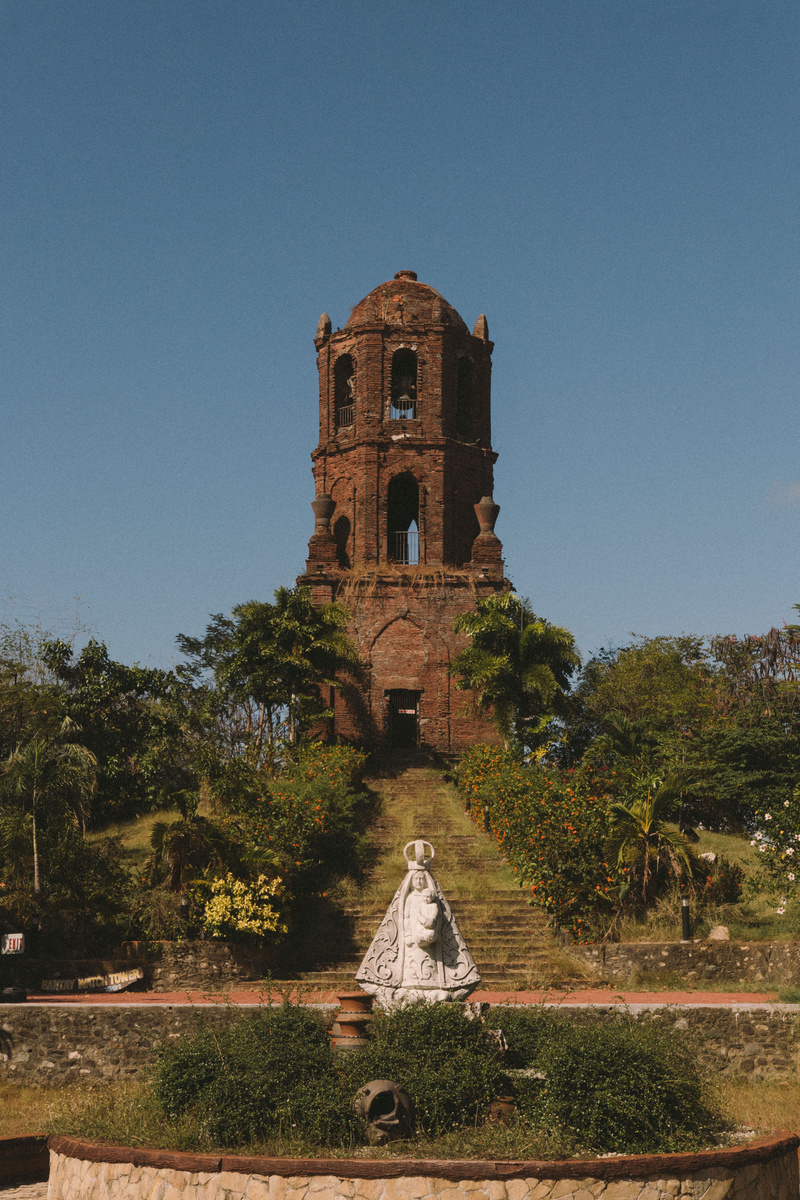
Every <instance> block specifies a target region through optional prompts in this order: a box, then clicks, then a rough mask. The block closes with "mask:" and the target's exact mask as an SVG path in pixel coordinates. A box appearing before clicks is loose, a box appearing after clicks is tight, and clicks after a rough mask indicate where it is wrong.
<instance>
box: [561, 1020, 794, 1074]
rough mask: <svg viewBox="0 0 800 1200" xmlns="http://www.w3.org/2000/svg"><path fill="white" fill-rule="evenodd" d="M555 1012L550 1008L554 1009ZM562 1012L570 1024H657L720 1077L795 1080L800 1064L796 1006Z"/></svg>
mask: <svg viewBox="0 0 800 1200" xmlns="http://www.w3.org/2000/svg"><path fill="white" fill-rule="evenodd" d="M548 1007H550V1006H548ZM553 1007H559V1008H560V1010H561V1012H562V1013H563V1019H564V1020H570V1021H583V1022H596V1021H607V1020H609V1019H612V1018H613V1017H614V1016H615V1015H616V1014H619V1013H620V1012H623V1013H627V1014H629V1015H630V1016H631V1017H632V1018H633V1019H634V1020H636V1021H655V1022H657V1023H658V1024H660V1025H665V1026H666V1027H667V1028H670V1029H674V1030H675V1031H676V1032H677V1033H679V1034H681V1035H685V1036H686V1037H687V1038H690V1039H691V1040H692V1041H693V1042H694V1044H695V1046H696V1049H697V1057H698V1060H699V1062H700V1063H701V1064H702V1066H704V1067H705V1068H706V1069H708V1070H710V1071H712V1072H713V1074H715V1075H751V1076H759V1077H763V1078H774V1077H776V1076H780V1075H793V1074H794V1073H795V1072H796V1070H797V1061H798V1048H799V1046H798V1030H797V1025H798V1016H800V1006H798V1005H796V1004H761V1005H757V1004H752V1005H751V1004H736V1005H733V1004H726V1005H721V1004H720V1005H717V1004H695V1005H689V1004H686V1005H672V1004H631V1005H628V1006H625V1005H604V1006H602V1007H601V1006H599V1005H572V1004H564V1005H560V1006H553Z"/></svg>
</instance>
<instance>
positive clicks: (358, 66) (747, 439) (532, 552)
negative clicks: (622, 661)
mask: <svg viewBox="0 0 800 1200" xmlns="http://www.w3.org/2000/svg"><path fill="white" fill-rule="evenodd" d="M0 88H1V89H2V97H1V98H0V131H1V132H0V280H2V287H1V289H0V293H1V296H2V298H1V299H0V305H1V306H2V307H1V308H0V321H1V340H0V392H1V393H2V405H1V406H0V408H1V409H2V421H1V423H0V495H1V496H2V515H3V519H2V523H0V581H1V586H0V620H3V619H5V620H14V619H26V620H29V619H35V617H36V616H37V614H38V615H39V616H40V617H41V619H42V620H43V621H44V623H45V624H46V625H47V626H49V627H52V628H56V629H59V630H62V631H65V630H68V629H69V627H70V625H71V623H72V622H73V620H74V614H75V612H76V611H77V612H78V614H79V618H80V620H81V621H83V622H84V623H86V624H88V625H89V626H90V627H91V629H92V631H93V632H94V633H95V634H96V636H98V637H100V638H102V639H103V640H105V641H106V642H107V644H108V647H109V650H110V652H111V654H112V655H113V656H114V657H115V658H118V659H121V660H122V661H125V662H133V661H137V660H138V661H140V662H141V663H143V664H149V665H159V666H168V665H170V664H171V663H172V662H173V661H174V658H175V654H176V650H175V642H174V638H175V634H176V633H178V632H181V633H188V634H199V633H202V631H203V629H204V628H205V624H206V621H207V618H208V615H209V614H210V613H213V612H220V611H229V610H230V609H231V608H232V606H233V605H235V604H236V603H238V602H241V601H245V600H249V599H253V598H263V599H269V598H271V595H272V591H273V589H274V588H275V587H277V586H278V585H280V584H289V583H291V582H292V581H293V579H294V577H295V576H296V575H297V573H298V572H299V571H300V570H301V569H302V567H303V562H304V558H305V553H306V543H307V541H308V538H309V536H310V534H311V531H312V513H311V509H310V506H309V505H310V500H311V499H312V496H313V484H312V477H311V470H310V459H309V454H310V451H311V450H312V448H313V446H314V444H315V441H316V436H317V381H316V368H315V362H314V346H313V342H312V338H313V335H314V330H315V328H316V324H317V319H318V317H319V314H320V313H321V312H322V310H323V309H325V310H327V311H328V312H329V313H330V314H331V316H332V318H333V323H334V326H336V325H343V324H344V322H345V321H346V320H347V317H348V315H349V311H350V308H351V306H352V305H353V304H355V303H356V302H357V301H358V300H359V299H360V298H361V297H362V296H363V295H365V294H366V292H368V291H369V290H371V288H373V287H374V286H375V285H376V284H378V283H380V282H381V281H383V280H384V279H387V278H391V276H392V275H393V274H394V272H395V271H397V270H399V269H401V268H411V269H413V270H415V271H417V273H418V275H419V278H420V279H421V280H423V281H425V282H427V283H430V284H432V285H433V286H434V287H436V288H438V289H439V291H441V292H442V293H443V295H444V296H445V297H446V298H447V299H448V300H449V301H450V302H451V303H452V304H453V305H454V306H455V307H456V308H457V309H458V310H459V312H460V313H461V314H462V316H463V317H464V319H465V320H466V321H467V323H468V324H469V325H470V327H471V326H472V324H473V323H474V321H475V318H476V317H477V315H478V314H479V313H480V312H485V313H486V315H487V318H488V322H489V330H490V335H491V337H492V338H493V339H494V341H495V352H494V363H495V366H494V380H493V411H494V443H495V448H496V449H497V450H498V451H499V454H500V458H499V462H498V465H497V468H496V486H495V499H496V500H497V501H498V503H499V504H500V505H501V513H500V518H499V521H498V525H497V532H498V534H499V535H500V536H501V537H502V539H503V541H504V543H505V553H506V563H507V568H508V573H509V575H510V577H511V578H512V579H513V581H514V583H515V585H516V586H517V589H518V590H519V591H520V592H522V593H523V594H526V595H528V596H530V598H531V600H532V602H533V606H534V609H535V610H536V611H537V612H538V613H540V614H541V615H543V616H545V617H547V618H548V619H550V620H551V621H554V622H556V623H558V624H564V625H567V626H568V627H569V628H571V629H572V630H573V632H574V633H575V635H576V637H577V639H578V643H579V645H580V647H581V649H582V651H583V652H584V654H586V655H588V654H589V653H591V652H592V651H593V650H595V649H596V648H598V647H599V646H601V645H609V644H617V645H618V644H621V643H624V642H625V641H626V639H627V638H628V636H629V634H630V632H631V631H635V632H637V633H641V634H657V633H665V634H674V633H679V632H681V631H682V630H685V631H687V632H694V633H705V634H713V633H717V632H738V633H744V632H762V631H763V630H765V629H767V628H768V627H769V626H770V625H772V624H776V623H780V622H781V621H782V620H783V619H791V617H792V616H793V615H794V614H793V610H792V605H793V604H794V603H795V602H800V578H799V577H798V561H797V559H798V554H797V545H798V530H799V529H800V454H798V450H799V449H800V446H799V445H798V442H799V438H798V418H799V416H800V413H799V411H798V384H799V383H800V336H799V335H800V329H799V328H798V325H799V324H800V319H799V318H800V286H799V284H800V279H799V278H798V275H799V274H800V244H799V240H798V239H799V234H800V228H799V226H800V5H798V4H797V0H785V2H784V0H759V2H758V3H756V2H754V0H744V2H743V0H540V2H537V0H494V2H493V0H481V2H480V3H478V2H476V0H458V2H456V0H429V2H428V3H424V4H423V3H419V2H418V3H405V4H400V3H398V2H396V0H395V2H391V0H387V2H385V3H376V0H333V2H331V0H326V2H324V3H323V2H318V0H179V2H178V0H67V2H60V0H0ZM76 597H80V598H81V599H80V600H78V601H76V599H75V598H76Z"/></svg>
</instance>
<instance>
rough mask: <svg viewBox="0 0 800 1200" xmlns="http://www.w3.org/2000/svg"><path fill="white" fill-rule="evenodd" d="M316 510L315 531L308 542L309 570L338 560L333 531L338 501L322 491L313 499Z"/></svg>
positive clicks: (312, 503)
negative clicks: (333, 517) (333, 518)
mask: <svg viewBox="0 0 800 1200" xmlns="http://www.w3.org/2000/svg"><path fill="white" fill-rule="evenodd" d="M311 507H312V508H313V510H314V532H313V534H312V535H311V540H310V541H309V543H308V570H309V571H311V570H313V568H314V566H315V565H316V566H324V565H325V564H333V563H336V562H337V561H338V554H337V545H336V539H335V538H334V536H333V534H332V533H331V517H332V516H333V513H334V509H335V508H336V501H335V500H333V499H332V498H331V497H330V496H329V495H327V493H326V492H321V493H320V495H319V496H317V498H316V500H312V501H311Z"/></svg>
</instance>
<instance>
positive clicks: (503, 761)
mask: <svg viewBox="0 0 800 1200" xmlns="http://www.w3.org/2000/svg"><path fill="white" fill-rule="evenodd" d="M456 776H457V781H458V786H459V789H460V791H461V792H462V795H463V796H464V800H465V803H466V806H467V811H468V812H469V813H470V815H471V816H472V818H473V820H474V821H475V822H476V823H477V824H479V825H480V826H481V827H483V823H484V815H485V813H484V810H488V816H489V823H490V827H491V831H492V833H493V834H494V836H495V838H496V839H497V843H498V845H499V847H500V850H501V851H502V854H503V857H504V858H505V859H506V861H507V862H508V863H509V865H510V866H511V867H512V868H513V869H514V871H515V872H516V873H517V875H518V877H519V881H520V885H521V886H524V887H527V889H528V891H529V893H530V899H531V903H532V904H534V905H536V906H537V907H538V908H542V909H544V911H545V912H546V913H547V914H548V915H549V916H550V917H551V919H552V920H553V922H554V923H555V924H556V925H558V926H560V927H561V928H562V929H566V930H569V931H570V932H571V933H572V935H573V937H574V938H575V940H576V941H578V942H583V941H588V940H591V935H592V923H593V921H595V920H596V919H597V915H598V910H601V911H608V910H609V909H610V907H611V904H612V891H613V889H614V886H615V883H616V880H615V878H614V875H613V873H612V871H611V869H610V868H609V865H608V863H607V861H606V859H605V856H604V846H605V842H606V839H607V835H608V807H607V804H606V802H605V800H603V799H602V798H600V797H598V796H595V795H593V794H592V793H591V792H590V791H588V790H587V788H586V786H585V781H584V782H583V783H582V784H581V785H580V786H579V785H578V784H577V783H576V784H575V785H574V786H573V785H572V784H570V783H565V782H564V781H563V780H562V779H561V778H560V777H559V775H558V774H557V773H556V772H553V771H548V770H545V769H544V768H543V767H540V766H537V765H532V766H527V767H526V766H522V765H521V764H519V763H518V762H515V761H514V759H513V758H512V757H511V755H509V754H508V753H506V752H505V751H503V750H500V749H499V748H497V747H494V746H476V747H474V748H473V749H472V750H470V751H468V752H467V753H466V754H465V755H464V756H463V757H462V759H461V760H460V762H459V764H458V768H457V772H456Z"/></svg>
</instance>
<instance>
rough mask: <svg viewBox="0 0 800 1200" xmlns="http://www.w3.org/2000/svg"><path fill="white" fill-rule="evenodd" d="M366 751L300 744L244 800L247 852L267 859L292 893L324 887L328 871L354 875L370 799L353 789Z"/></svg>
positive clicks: (241, 816)
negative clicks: (260, 788) (253, 794)
mask: <svg viewBox="0 0 800 1200" xmlns="http://www.w3.org/2000/svg"><path fill="white" fill-rule="evenodd" d="M364 763H365V756H364V755H363V754H360V753H359V752H358V751H356V750H353V749H351V748H350V747H348V746H324V745H322V744H320V743H316V742H312V743H309V744H307V745H304V746H303V747H302V748H301V749H300V750H299V751H298V753H297V755H296V756H295V757H294V758H290V759H287V760H286V761H285V763H284V765H283V769H282V770H281V773H280V775H279V776H278V778H277V779H272V780H268V779H264V780H263V781H262V782H263V783H264V785H265V786H264V791H263V793H262V794H261V795H260V796H258V797H255V798H253V799H250V798H249V797H248V798H244V799H242V800H241V801H240V804H239V805H238V806H237V818H236V819H237V821H238V822H239V823H240V826H241V828H242V830H243V836H244V839H245V841H246V843H247V845H248V847H249V853H250V854H251V855H252V856H254V857H255V858H257V857H258V856H262V858H263V857H265V856H270V855H271V856H272V857H273V860H274V861H275V862H276V863H277V864H278V869H279V871H280V874H281V875H282V876H283V877H284V878H285V879H286V880H287V883H288V884H289V886H290V887H292V888H294V890H295V891H300V890H306V891H308V890H314V889H318V888H321V887H324V886H325V884H326V883H327V881H328V880H329V879H330V878H331V876H332V875H335V874H338V875H341V874H347V873H357V872H358V870H359V867H360V865H361V862H362V860H363V855H364V851H365V842H364V838H363V834H362V830H363V828H364V827H365V825H366V822H367V820H368V817H369V813H370V799H369V796H368V795H367V794H366V793H364V792H362V791H357V790H355V789H356V788H357V787H358V783H359V782H360V779H361V776H362V774H363V770H364Z"/></svg>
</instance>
